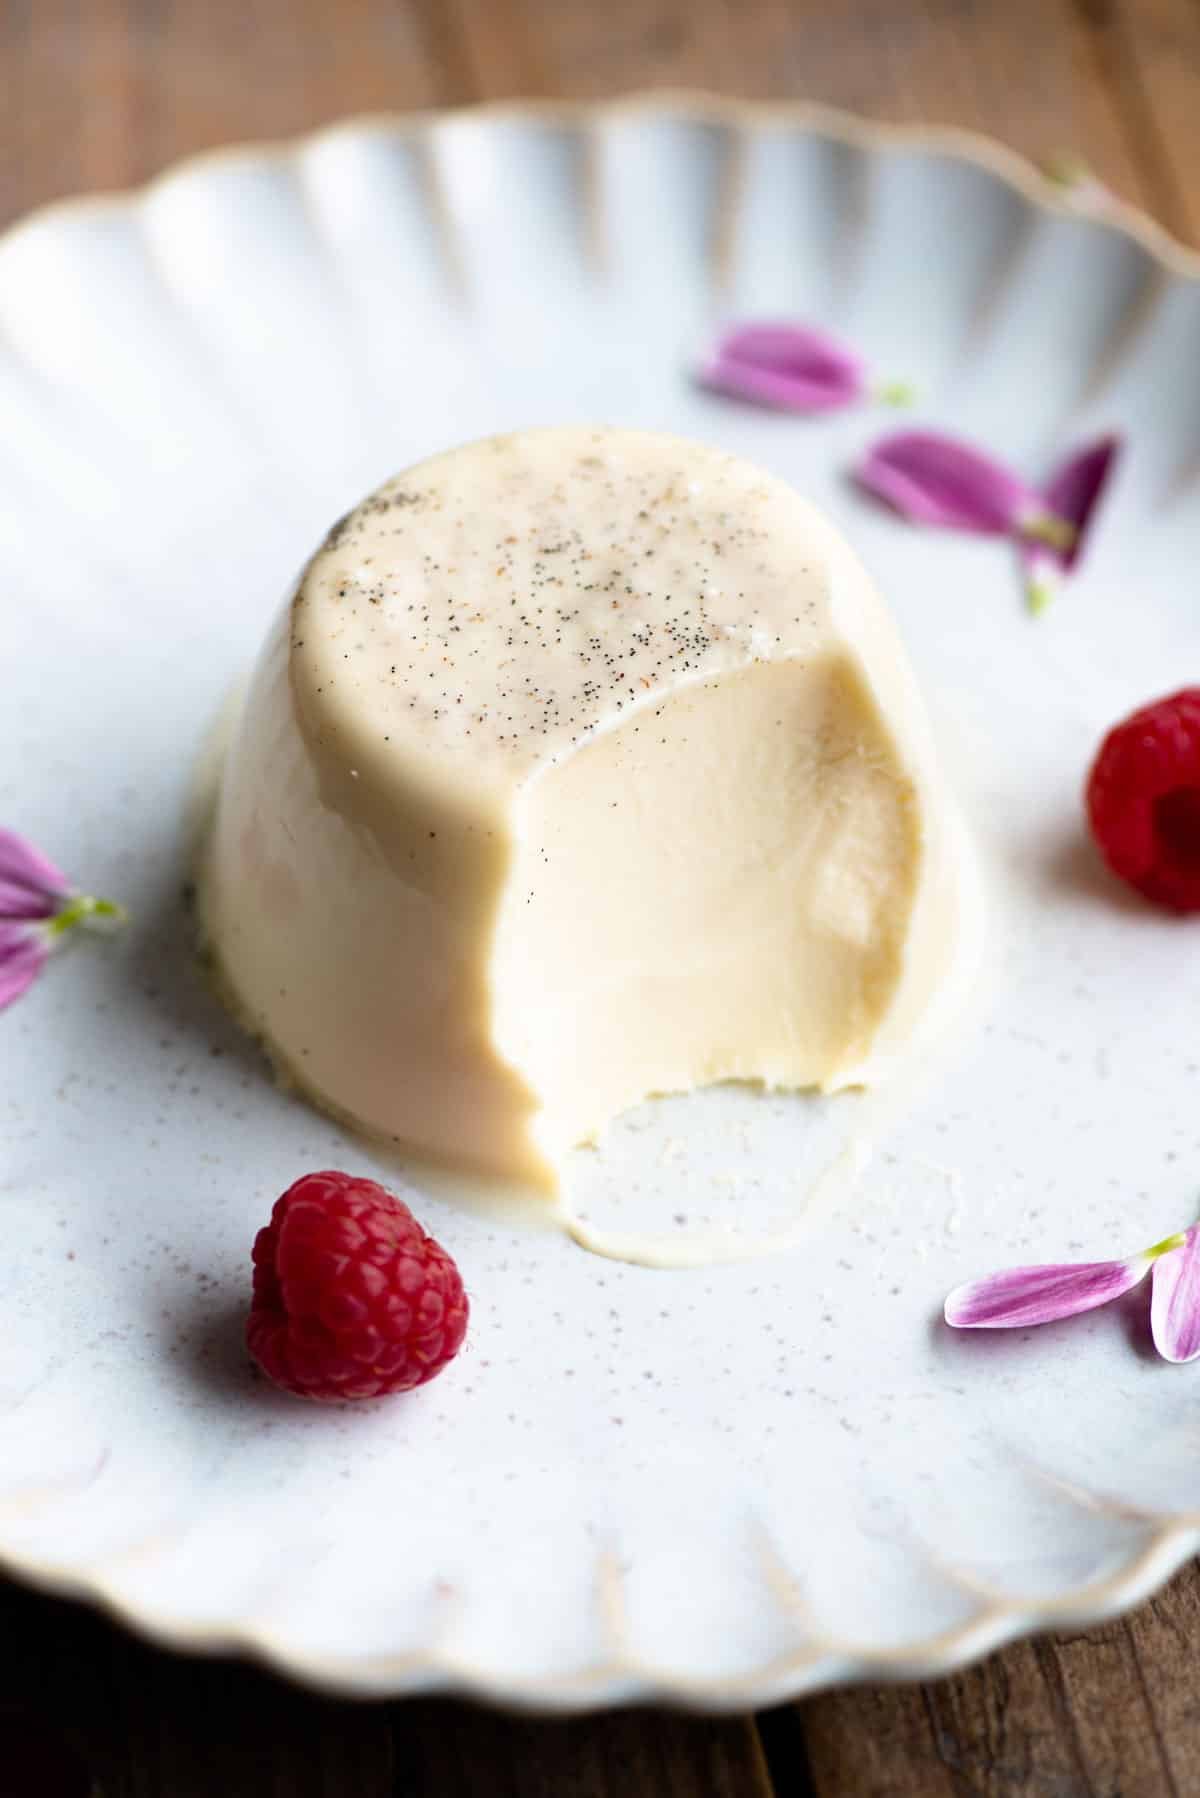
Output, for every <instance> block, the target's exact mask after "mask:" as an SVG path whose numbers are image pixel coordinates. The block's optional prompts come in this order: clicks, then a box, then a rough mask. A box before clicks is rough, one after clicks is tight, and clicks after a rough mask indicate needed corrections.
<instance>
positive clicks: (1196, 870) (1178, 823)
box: [1087, 687, 1200, 912]
mask: <svg viewBox="0 0 1200 1798" xmlns="http://www.w3.org/2000/svg"><path fill="white" fill-rule="evenodd" d="M1087 811H1088V822H1089V823H1090V825H1091V828H1092V835H1093V837H1095V839H1096V842H1097V844H1098V845H1099V847H1100V851H1101V854H1102V855H1103V856H1104V859H1105V861H1106V862H1107V863H1108V865H1109V867H1110V868H1111V869H1112V870H1113V872H1114V874H1119V875H1120V876H1121V878H1122V880H1127V881H1128V882H1129V884H1130V886H1133V887H1136V888H1137V890H1138V891H1139V893H1144V894H1145V895H1146V898H1147V899H1152V900H1153V901H1154V903H1155V904H1156V905H1165V906H1167V907H1168V908H1169V909H1170V910H1171V911H1178V912H1196V911H1200V687H1185V688H1184V689H1183V690H1182V692H1179V693H1173V694H1171V696H1170V697H1169V698H1168V699H1159V700H1156V701H1155V703H1154V704H1153V705H1148V706H1144V707H1143V708H1142V710H1141V711H1140V712H1134V714H1133V716H1132V717H1131V718H1127V719H1126V720H1125V722H1124V723H1123V724H1118V725H1117V726H1116V727H1115V729H1113V730H1111V731H1109V733H1108V735H1107V737H1105V739H1104V741H1103V743H1102V744H1101V745H1100V753H1099V754H1098V755H1097V757H1096V760H1095V762H1094V763H1093V765H1092V771H1091V774H1090V775H1089V776H1088V783H1087Z"/></svg>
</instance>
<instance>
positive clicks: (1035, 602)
mask: <svg viewBox="0 0 1200 1798" xmlns="http://www.w3.org/2000/svg"><path fill="white" fill-rule="evenodd" d="M1054 592H1055V589H1054V586H1053V583H1052V582H1050V581H1039V580H1036V579H1031V580H1028V581H1026V583H1025V602H1026V604H1027V605H1028V607H1029V615H1030V617H1031V618H1040V617H1041V615H1042V613H1043V612H1047V611H1049V609H1050V606H1051V604H1052V602H1053V599H1054Z"/></svg>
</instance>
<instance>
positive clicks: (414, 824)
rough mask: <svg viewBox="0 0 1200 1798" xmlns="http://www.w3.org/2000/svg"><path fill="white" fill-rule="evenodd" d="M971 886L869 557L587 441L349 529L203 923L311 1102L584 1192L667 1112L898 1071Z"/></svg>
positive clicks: (539, 445) (719, 484)
mask: <svg viewBox="0 0 1200 1798" xmlns="http://www.w3.org/2000/svg"><path fill="white" fill-rule="evenodd" d="M964 879H965V874H964V869H963V862H962V856H961V845H960V838H959V835H958V831H957V828H956V825H955V821H954V818H953V816H952V812H951V808H950V803H949V800H948V798H947V794H946V791H945V788H944V785H943V782H942V779H941V776H940V773H939V770H938V767H937V764H936V760H935V756H934V751H933V745H932V742H931V738H930V733H929V729H928V725H927V721H926V717H925V712H924V708H923V706H922V703H921V699H920V696H919V694H918V692H917V689H916V685H915V683H914V679H913V676H912V674H911V672H910V670H909V667H908V664H907V661H906V658H905V655H904V653H903V650H902V646H901V643H900V640H899V637H898V635H897V632H896V629H895V627H894V625H893V623H892V621H891V619H890V617H889V615H888V613H887V611H886V610H885V608H884V607H883V605H882V603H881V601H880V599H879V598H878V596H877V594H876V592H875V590H874V588H873V587H872V585H871V583H870V581H869V580H868V578H867V576H866V574H865V572H864V570H863V569H862V567H861V566H860V564H859V563H858V561H857V559H856V558H855V556H854V555H853V554H852V553H851V551H850V550H849V548H848V547H847V545H846V544H845V543H844V542H843V540H842V539H841V538H840V536H839V535H838V534H837V532H836V531H835V530H834V529H833V528H832V527H831V526H830V525H829V524H828V523H826V522H825V520H824V519H823V518H822V517H821V516H820V515H819V514H818V513H817V512H816V511H815V510H814V509H813V507H812V506H810V505H809V504H807V503H806V502H805V501H804V500H803V499H801V498H800V497H798V496H797V494H796V493H795V492H794V491H793V490H792V489H791V488H790V487H789V486H788V485H787V484H786V483H785V482H783V481H782V480H779V479H777V478H775V477H773V476H771V475H768V474H765V473H763V472H762V471H761V470H760V469H758V468H755V467H753V466H751V465H750V464H748V463H746V462H744V461H742V460H741V459H739V458H738V457H735V456H731V455H728V454H726V453H724V452H722V451H720V450H717V449H713V448H707V447H705V446H703V445H700V444H694V443H689V442H684V441H681V440H679V439H676V438H672V437H667V436H660V435H656V434H651V433H646V432H640V431H625V430H608V429H561V430H538V431H528V432H520V433H516V434H514V435H511V436H504V437H496V438H491V439H488V440H486V441H483V442H480V443H474V444H470V445H468V446H466V447H465V448H462V449H456V450H453V451H450V452H448V453H446V454H444V455H440V456H437V457H434V458H433V459H432V460H430V461H427V462H424V463H421V464H420V465H418V466H417V467H415V468H412V469H410V470H408V471H407V472H406V473H405V474H403V475H400V476H398V477H397V478H396V479H394V480H391V481H389V482H387V483H386V484H385V485H384V486H383V487H381V488H380V489H379V490H378V492H376V493H374V494H372V495H371V496H370V498H368V499H366V500H364V502H363V503H362V504H361V505H360V506H359V507H358V508H357V509H356V510H355V511H354V512H352V513H351V514H350V515H349V516H348V517H347V518H345V519H343V520H342V521H341V522H340V523H339V524H338V525H336V526H335V527H334V529H333V530H332V531H331V532H330V534H329V536H328V537H327V539H326V541H325V542H324V544H323V545H322V546H321V548H320V549H319V550H318V551H317V553H316V554H315V556H314V557H313V558H312V560H311V562H310V563H309V564H308V566H307V568H306V569H305V571H304V573H303V575H302V577H301V579H300V582H299V585H298V587H297V588H296V590H295V592H294V593H293V594H292V595H291V596H290V597H289V599H288V601H287V604H286V605H285V607H284V608H283V611H282V613H281V614H280V616H279V618H278V620H277V621H276V623H275V625H274V627H273V629H272V631H271V633H270V636H269V639H268V642H267V644H266V647H265V650H264V653H263V655H262V658H261V661H260V664H259V666H258V668H257V671H256V673H255V675H254V678H253V680H252V682H251V684H250V687H249V690H248V693H247V696H246V698H245V701H244V704H243V706H242V711H241V716H240V721H239V723H238V725H237V727H236V729H235V732H234V735H233V738H232V741H231V743H230V746H229V749H228V752H227V756H226V760H225V765H224V770H223V775H222V779H221V784H220V792H219V797H218V804H217V811H216V817H215V823H214V826H213V830H212V833H211V837H210V840H209V843H208V845H207V849H206V855H205V863H204V866H203V869H202V878H201V904H202V920H203V927H204V930H205V933H206V937H207V940H208V943H209V945H210V948H211V951H212V953H213V956H214V959H215V962H216V965H217V968H218V970H219V974H220V977H221V979H222V981H223V983H224V985H225V988H226V990H227V991H228V992H229V994H230V995H231V996H232V1000H233V1003H234V1004H235V1006H236V1008H237V1010H238V1012H239V1014H240V1015H241V1017H242V1018H243V1019H244V1021H245V1022H246V1023H247V1024H248V1025H249V1027H250V1028H252V1029H253V1030H254V1031H255V1032H256V1033H257V1034H258V1035H259V1036H260V1037H261V1038H262V1039H263V1041H264V1042H265V1044H266V1045H267V1048H268V1050H269V1052H270V1054H271V1055H272V1056H273V1058H274V1059H275V1061H276V1063H277V1064H278V1066H279V1067H280V1068H281V1070H282V1071H283V1072H284V1073H285V1074H287V1075H288V1076H289V1077H290V1078H292V1079H293V1080H295V1081H296V1082H297V1083H298V1084H299V1085H300V1086H301V1087H302V1089H303V1090H304V1091H305V1092H306V1093H307V1094H308V1095H310V1096H311V1097H312V1098H313V1099H314V1100H316V1101H317V1102H318V1103H319V1104H322V1105H324V1106H326V1107H327V1108H329V1109H331V1110H332V1111H334V1112H335V1113H336V1114H338V1115H340V1116H342V1117H344V1118H346V1119H348V1120H351V1121H353V1122H355V1123H356V1124H358V1125H360V1126H363V1127H365V1128H366V1129H368V1130H369V1131H371V1132H374V1133H378V1134H382V1135H386V1136H388V1137H391V1138H394V1139H396V1140H398V1141H399V1142H401V1143H402V1144H404V1145H406V1146H407V1147H409V1148H411V1149H414V1150H416V1151H418V1152H420V1153H422V1154H424V1155H427V1156H430V1157H433V1158H436V1159H439V1160H443V1161H449V1162H452V1163H457V1164H460V1165H462V1166H465V1167H475V1168H483V1169H490V1170H495V1171H496V1172H500V1173H504V1174H509V1175H515V1176H517V1177H520V1178H525V1179H530V1180H533V1181H535V1182H537V1183H539V1184H542V1185H544V1186H547V1187H550V1188H553V1187H555V1186H556V1185H557V1183H558V1179H559V1174H560V1170H561V1166H562V1162H563V1157H564V1155H565V1154H566V1152H567V1151H568V1150H569V1149H570V1148H571V1147H572V1146H573V1145H575V1144H578V1143H581V1142H586V1141H590V1140H593V1139H594V1138H595V1137H596V1135H597V1134H598V1132H599V1131H600V1130H601V1129H602V1128H603V1126H604V1125H605V1123H606V1122H607V1121H608V1120H610V1119H611V1118H612V1117H614V1116H615V1115H616V1114H617V1113H619V1112H621V1111H623V1110H624V1109H626V1108H627V1107H629V1106H631V1105H634V1104H636V1103H637V1102H638V1101H640V1100H641V1099H643V1098H645V1097H646V1096H647V1095H650V1094H656V1093H668V1092H683V1091H687V1090H689V1089H691V1088H694V1087H697V1086H703V1085H706V1084H708V1083H711V1082H715V1081H723V1080H749V1081H759V1082H762V1083H764V1084H765V1085H767V1086H769V1087H775V1088H805V1087H815V1088H820V1089H823V1090H829V1089H832V1088H836V1087H839V1086H844V1085H848V1084H859V1083H869V1082H871V1081H872V1080H875V1079H879V1078H882V1077H884V1076H885V1075H886V1073H887V1072H888V1070H889V1067H890V1066H891V1065H892V1064H893V1063H894V1062H895V1060H896V1058H897V1057H899V1056H901V1055H903V1054H904V1053H905V1052H906V1051H907V1050H908V1049H909V1048H910V1046H911V1043H912V1041H913V1039H914V1035H915V1034H916V1033H918V1032H919V1031H920V1030H921V1027H922V1024H923V1022H924V1021H925V1020H926V1018H927V1014H928V1013H929V1011H930V1008H931V1007H932V1006H933V1005H934V1003H935V1001H936V999H937V997H938V994H939V992H940V991H941V989H942V987H943V985H944V983H945V980H946V977H947V974H948V972H949V964H950V961H951V959H952V957H953V953H954V947H953V945H954V939H955V919H956V917H957V914H958V911H959V909H960V904H961V897H962V886H963V881H964Z"/></svg>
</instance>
